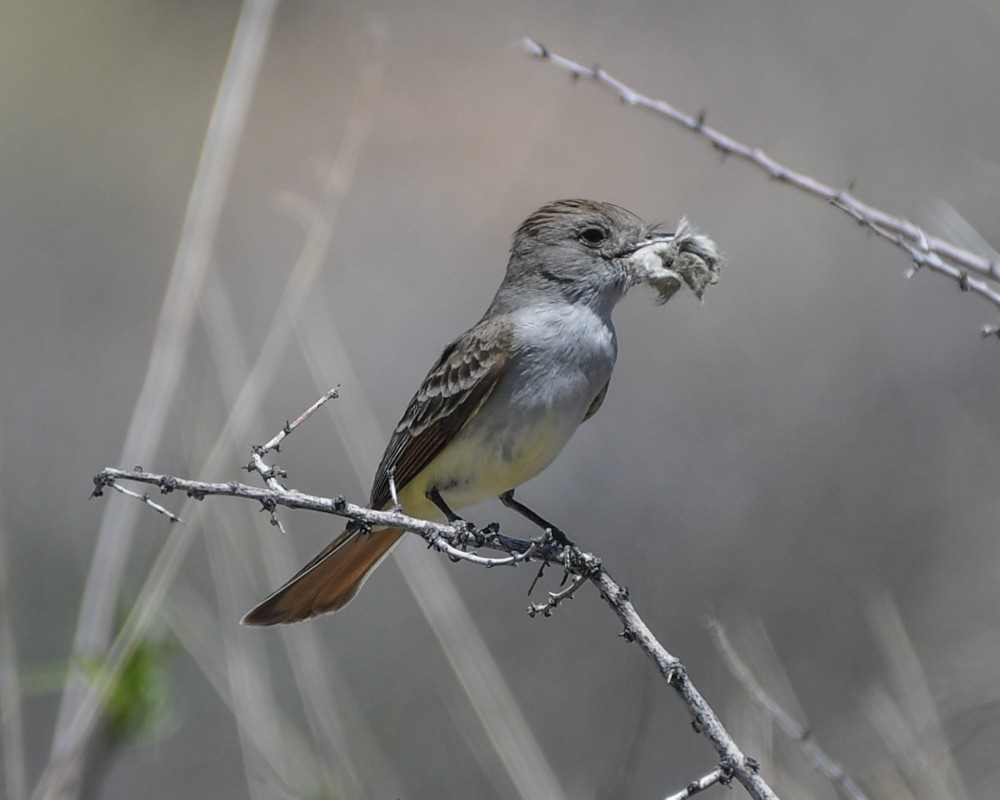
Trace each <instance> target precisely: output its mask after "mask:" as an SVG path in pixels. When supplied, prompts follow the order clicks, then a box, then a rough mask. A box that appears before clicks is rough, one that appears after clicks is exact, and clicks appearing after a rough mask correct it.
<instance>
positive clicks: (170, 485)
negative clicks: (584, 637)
mask: <svg viewBox="0 0 1000 800" xmlns="http://www.w3.org/2000/svg"><path fill="white" fill-rule="evenodd" d="M260 449H262V448H260ZM257 450H258V449H257V448H255V451H254V452H255V458H254V461H253V462H251V465H250V467H249V468H250V469H253V470H254V471H258V472H260V473H261V474H262V475H266V479H269V478H271V476H272V475H273V473H274V469H273V468H271V467H268V466H267V465H266V464H264V463H263V461H262V459H260V458H259V454H258V452H257ZM261 470H263V471H261ZM119 481H134V482H137V483H143V484H147V485H150V486H156V487H158V488H159V489H160V491H161V492H163V493H164V494H168V493H170V492H174V491H182V492H185V493H186V494H187V495H188V496H189V497H193V498H196V499H198V500H201V499H204V498H205V497H208V496H222V497H239V498H244V499H247V500H256V501H257V502H258V503H260V504H261V506H262V508H263V509H264V510H266V511H268V512H270V513H272V514H273V513H274V511H275V509H277V508H278V507H279V506H284V507H286V508H297V509H306V510H310V511H317V512H320V513H323V514H335V515H337V516H341V517H346V518H347V519H352V520H355V521H357V522H361V523H363V524H365V525H368V526H372V527H381V526H386V527H393V528H401V529H403V530H406V531H410V532H412V533H416V534H417V535H419V536H421V537H422V538H423V539H424V541H426V542H427V544H428V545H429V546H430V547H433V548H434V549H436V550H440V551H442V552H444V553H446V554H447V555H448V556H450V557H452V558H456V559H461V560H466V561H471V562H473V563H477V564H480V565H485V566H489V567H492V566H501V565H511V566H516V565H517V564H519V563H521V562H524V561H527V560H529V559H532V560H539V561H545V562H548V563H551V564H554V565H559V566H562V567H563V568H564V569H565V570H566V571H567V572H568V573H570V574H571V575H573V576H575V578H574V580H573V581H572V583H571V584H570V588H569V589H568V590H564V591H562V592H558V593H554V594H551V595H550V597H549V601H548V603H546V604H543V605H542V606H539V607H537V608H536V607H533V609H535V612H534V613H542V614H545V615H548V614H550V613H551V612H552V610H553V609H554V608H555V607H556V606H557V605H558V604H559V603H560V602H561V601H562V600H565V599H567V598H569V597H571V596H572V595H573V593H574V592H575V591H576V590H577V589H578V588H579V586H580V585H581V584H582V583H584V582H586V581H590V582H591V583H593V584H594V586H596V587H597V589H598V590H599V591H600V593H601V597H602V598H603V599H604V601H605V602H606V603H607V604H608V605H609V606H610V607H611V609H612V610H613V611H614V612H615V614H616V615H617V616H618V619H619V620H621V623H622V625H623V626H624V630H623V632H622V637H623V638H624V639H625V641H627V642H634V643H635V644H637V645H638V646H639V647H640V648H641V649H642V651H643V652H644V653H646V655H647V656H649V658H650V659H651V660H652V661H653V663H654V664H655V665H656V668H657V670H658V671H659V673H660V675H661V676H663V678H664V679H665V680H666V681H667V683H669V684H670V685H671V686H672V687H673V688H674V690H675V691H676V692H677V694H678V695H679V696H680V698H681V700H682V701H683V702H684V704H685V706H686V707H687V709H688V712H689V713H690V715H691V719H692V722H693V724H694V728H695V730H696V731H697V732H698V733H701V734H702V735H704V736H705V738H707V739H708V740H709V741H710V742H711V744H712V746H713V747H714V748H715V751H716V752H717V753H718V755H719V758H720V762H719V768H720V770H721V772H720V773H719V774H720V775H731V776H732V778H733V779H735V780H737V781H739V782H740V783H741V784H742V785H743V786H744V787H745V788H746V790H747V792H748V793H749V795H750V796H751V797H753V798H754V800H777V795H775V794H774V792H773V790H772V789H771V787H770V786H768V784H767V783H766V782H765V781H764V779H763V778H762V777H761V776H760V775H759V773H758V764H757V762H756V761H755V760H754V759H752V758H750V757H748V756H747V755H745V754H744V753H743V751H742V750H740V748H739V747H738V746H737V744H736V742H735V741H734V739H733V738H732V736H731V735H730V734H729V732H728V731H727V730H726V728H725V726H724V725H723V724H722V721H721V720H720V719H719V717H718V715H716V713H715V711H713V710H712V708H711V706H710V705H709V704H708V702H707V701H706V700H705V698H704V697H703V696H702V695H701V693H700V692H699V691H698V690H697V689H696V688H695V686H694V684H693V683H692V682H691V680H690V679H689V678H688V675H687V671H686V669H685V668H684V665H683V664H682V663H681V661H680V659H678V658H677V657H676V656H674V655H672V654H671V653H670V652H668V651H667V649H666V648H665V647H664V646H663V645H662V644H660V642H659V641H658V640H657V639H656V637H655V636H654V635H653V633H652V631H651V630H650V629H649V626H647V625H646V623H645V621H643V619H642V617H641V616H639V613H638V612H637V611H636V610H635V607H634V606H633V605H632V602H631V600H630V599H629V593H628V589H626V588H625V587H624V586H622V585H621V584H620V583H618V582H617V581H615V580H614V578H612V577H611V575H610V574H609V573H608V571H607V569H606V568H605V567H604V564H603V563H602V562H601V560H600V559H599V558H597V557H596V556H594V555H593V554H591V553H584V552H582V551H580V550H578V549H577V548H574V547H563V546H561V545H560V544H559V543H558V542H555V541H553V540H552V539H551V538H550V537H549V535H548V534H546V535H544V536H542V537H540V538H538V539H534V540H525V539H516V538H513V537H509V536H503V535H501V534H500V533H499V528H498V526H496V525H490V526H487V527H485V528H483V529H477V528H475V527H473V526H471V525H469V524H468V523H464V522H461V521H460V522H458V523H456V524H454V525H453V524H448V523H439V522H430V521H428V520H423V519H418V518H416V517H410V516H407V515H405V514H403V513H401V512H399V511H395V510H388V511H376V510H374V509H371V508H366V507H364V506H359V505H355V504H354V503H349V502H348V501H347V500H345V499H344V498H343V497H334V498H329V497H319V496H316V495H310V494H305V493H303V492H298V491H295V490H293V489H284V488H281V487H280V486H279V485H277V483H276V482H273V483H272V485H269V486H268V488H265V489H260V488H257V487H255V486H250V485H248V484H244V483H239V482H236V481H230V482H226V483H210V482H207V481H195V480H188V479H185V478H178V477H174V476H171V475H160V474H157V473H152V472H145V471H142V470H131V471H130V470H122V469H114V468H107V469H104V470H102V471H101V472H100V473H98V474H97V475H96V476H95V477H94V487H95V488H94V495H95V496H100V495H102V494H103V490H104V489H105V488H114V489H118V490H119V491H120V490H121V487H120V486H119ZM272 487H276V488H272ZM131 494H132V495H133V496H135V497H138V498H140V499H144V498H145V496H144V495H139V494H138V493H136V492H131ZM149 505H151V507H153V508H156V509H157V510H160V511H161V513H166V514H168V515H169V514H170V512H168V511H166V509H163V508H162V506H158V505H157V504H152V503H149ZM470 548H480V549H489V550H496V551H501V552H504V553H506V554H507V557H505V558H488V557H485V556H482V555H480V554H479V553H477V552H476V551H475V549H470ZM531 612H532V609H529V613H531ZM713 774H714V773H713Z"/></svg>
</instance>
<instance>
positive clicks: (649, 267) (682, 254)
mask: <svg viewBox="0 0 1000 800" xmlns="http://www.w3.org/2000/svg"><path fill="white" fill-rule="evenodd" d="M631 265H632V279H633V282H634V283H648V284H649V285H650V286H652V287H653V288H654V289H656V291H657V292H658V296H657V298H656V302H657V304H660V305H662V304H663V303H666V302H667V300H669V299H670V298H671V297H673V296H674V295H675V294H676V293H677V291H678V290H679V289H680V288H681V285H682V284H687V286H688V288H689V289H690V290H691V291H692V292H694V293H695V296H696V297H697V298H698V299H699V300H701V299H702V296H703V295H704V294H705V290H706V289H707V288H708V287H709V286H711V285H712V284H713V283H715V282H717V281H718V280H719V271H720V270H721V269H722V256H721V255H720V254H719V248H718V247H716V245H715V242H713V241H712V240H711V239H709V238H708V237H707V236H702V235H701V234H700V233H698V232H697V231H696V230H695V229H694V227H692V225H691V224H690V223H689V222H688V221H687V220H686V219H681V221H680V224H679V225H678V226H677V232H676V233H675V234H674V236H673V238H672V239H669V240H666V241H659V242H653V243H652V244H648V245H646V246H645V247H641V248H639V249H638V250H636V251H635V252H634V253H633V254H632V258H631Z"/></svg>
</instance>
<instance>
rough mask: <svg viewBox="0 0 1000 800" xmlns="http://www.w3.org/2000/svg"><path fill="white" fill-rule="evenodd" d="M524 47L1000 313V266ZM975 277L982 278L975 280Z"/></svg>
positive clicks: (994, 330)
mask: <svg viewBox="0 0 1000 800" xmlns="http://www.w3.org/2000/svg"><path fill="white" fill-rule="evenodd" d="M519 44H520V45H521V46H522V47H523V48H524V49H525V50H527V51H528V52H529V53H531V55H533V56H535V57H536V58H539V59H541V60H543V61H548V62H550V63H552V64H554V65H555V66H557V67H559V68H560V69H563V70H566V71H567V72H568V73H569V74H570V75H572V76H573V77H574V78H577V79H578V78H589V79H591V80H593V81H595V82H596V83H599V84H601V85H603V86H606V87H608V88H609V89H611V90H612V91H614V92H615V93H616V94H617V95H618V97H619V99H620V100H621V101H622V102H623V103H626V104H628V105H630V106H638V107H639V108H644V109H646V110H648V111H652V112H653V113H655V114H657V115H659V116H661V117H666V118H667V119H669V120H671V121H672V122H676V123H677V124H678V125H680V126H682V127H684V128H687V129H688V130H690V131H692V132H694V133H696V134H698V135H699V136H701V137H702V138H704V139H706V140H707V141H708V142H710V143H711V144H712V146H713V147H715V149H716V150H718V151H719V152H720V153H722V154H723V155H724V156H735V157H736V158H739V159H742V160H743V161H747V162H749V163H750V164H753V165H754V166H756V167H757V168H758V169H760V170H762V171H763V172H765V173H766V174H767V175H768V177H770V178H772V179H773V180H777V181H781V182H782V183H787V184H788V185H790V186H794V187H795V188H796V189H800V190H801V191H803V192H805V193H807V194H811V195H813V196H814V197H818V198H820V199H822V200H825V201H826V202H828V203H830V205H832V206H834V207H836V208H839V209H840V210H841V211H843V212H844V213H845V214H847V215H848V216H850V217H852V218H853V219H854V220H856V221H857V222H858V223H860V224H861V225H863V226H864V227H866V228H868V229H869V230H871V231H872V232H874V233H875V234H877V235H878V236H881V237H882V238H883V239H886V240H887V241H890V242H892V243H893V244H895V245H896V246H897V247H900V248H902V249H903V250H906V252H907V253H908V254H909V256H910V258H912V259H913V262H914V264H915V265H916V266H917V267H927V268H928V269H930V270H932V271H934V272H937V273H940V274H941V275H945V276H946V277H948V278H951V279H952V280H954V281H955V282H956V283H958V286H959V288H960V289H961V290H962V291H963V292H972V293H973V294H978V295H979V296H980V297H983V298H985V299H986V300H988V301H989V302H991V303H992V304H993V305H994V306H996V307H997V308H1000V290H998V289H997V287H996V286H995V284H994V282H996V281H1000V261H996V260H993V259H990V258H987V257H985V256H982V255H979V254H978V253H974V252H972V251H971V250H966V249H964V248H962V247H958V246H957V245H955V244H952V243H951V242H949V241H946V240H944V239H940V238H938V237H936V236H930V235H928V234H927V233H926V232H925V231H924V230H923V229H922V228H920V226H919V225H916V224H915V223H913V222H910V221H909V220H908V219H904V218H902V217H896V216H893V215H892V214H887V213H886V212H884V211H881V210H879V209H877V208H875V207H874V206H870V205H868V204H867V203H864V202H862V201H861V200H859V199H858V198H856V197H855V196H854V195H853V194H852V193H851V191H850V190H849V189H835V188H834V187H832V186H829V185H827V184H825V183H823V182H821V181H818V180H816V179H815V178H812V177H810V176H809V175H805V174H803V173H801V172H797V171H796V170H793V169H791V168H789V167H786V166H785V165H784V164H782V163H780V162H779V161H776V160H775V159H773V158H771V156H769V155H767V154H766V153H765V152H764V151H763V150H762V149H761V148H759V147H750V146H748V145H745V144H743V143H742V142H739V141H737V140H736V139H733V138H732V137H730V136H727V135H726V134H724V133H722V132H721V131H718V130H716V129H715V128H712V127H710V126H708V125H706V124H705V114H704V112H702V113H701V114H699V115H698V116H691V115H689V114H685V113H684V112H682V111H680V110H679V109H677V108H675V107H674V106H672V105H671V104H670V103H668V102H666V101H665V100H657V99H655V98H652V97H648V96H647V95H644V94H641V93H640V92H637V91H636V90H635V89H633V88H631V87H630V86H628V85H627V84H625V83H623V82H622V81H620V80H618V79H617V78H615V77H613V76H612V75H610V74H609V73H608V72H606V71H605V70H604V69H602V68H601V67H599V66H596V65H595V66H593V67H586V66H584V65H583V64H580V63H577V62H576V61H573V60H572V59H569V58H566V57H565V56H561V55H559V54H558V53H553V52H552V51H551V50H549V49H548V48H547V47H545V45H542V44H539V43H538V42H536V41H534V40H533V39H529V38H527V37H526V38H524V39H521V40H520V42H519ZM970 273H973V274H976V275H979V276H981V277H980V278H978V279H977V278H973V277H971V275H970ZM983 335H984V336H992V335H996V336H998V337H1000V326H989V327H985V328H984V329H983Z"/></svg>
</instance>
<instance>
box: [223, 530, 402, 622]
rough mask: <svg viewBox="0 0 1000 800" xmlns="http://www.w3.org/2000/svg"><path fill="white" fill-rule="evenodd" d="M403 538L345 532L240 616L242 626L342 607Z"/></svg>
mask: <svg viewBox="0 0 1000 800" xmlns="http://www.w3.org/2000/svg"><path fill="white" fill-rule="evenodd" d="M402 535H403V532H402V531H401V530H399V529H398V528H381V529H379V530H375V531H372V532H371V533H362V532H361V531H355V530H351V529H348V530H345V531H344V532H343V533H342V534H340V536H338V537H337V538H336V539H334V540H333V541H332V542H331V543H330V544H329V545H327V546H326V547H325V548H324V549H323V550H322V551H321V552H320V553H319V554H318V555H317V556H316V557H315V558H314V559H313V560H312V561H310V562H309V563H308V564H306V565H305V566H304V567H303V568H302V569H301V570H299V572H298V573H297V574H296V575H295V576H294V577H293V578H292V579H291V580H290V581H288V583H286V584H285V585H284V586H282V587H281V588H280V589H278V590H277V591H276V592H274V593H273V594H271V595H270V596H269V597H268V598H267V599H266V600H264V601H263V602H262V603H260V604H259V605H258V606H256V607H255V608H254V609H253V610H251V611H250V612H249V613H248V614H247V615H246V616H245V617H243V619H242V621H241V622H242V624H243V625H252V626H259V625H276V624H279V623H290V622H300V621H302V620H304V619H309V618H310V617H317V616H319V615H320V614H327V613H329V612H331V611H336V610H337V609H340V608H343V607H344V606H346V605H347V604H348V603H349V602H350V601H351V599H352V598H353V597H354V595H356V594H357V593H358V590H359V589H360V588H361V585H362V584H363V583H364V582H365V579H366V578H367V577H368V575H369V573H370V572H371V571H372V570H373V569H375V567H377V566H378V564H379V562H380V561H381V560H382V559H383V558H385V557H386V556H387V555H388V554H389V551H390V550H392V548H393V547H394V546H395V545H396V543H397V542H398V541H399V537H400V536H402Z"/></svg>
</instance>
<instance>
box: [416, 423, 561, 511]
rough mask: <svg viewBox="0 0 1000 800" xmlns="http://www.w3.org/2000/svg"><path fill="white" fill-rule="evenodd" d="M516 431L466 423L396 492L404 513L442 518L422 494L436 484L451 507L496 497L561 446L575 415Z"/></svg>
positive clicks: (547, 460)
mask: <svg viewBox="0 0 1000 800" xmlns="http://www.w3.org/2000/svg"><path fill="white" fill-rule="evenodd" d="M547 416H548V419H546V420H538V421H535V422H533V423H532V424H529V425H522V426H517V427H518V429H517V430H510V429H507V430H501V431H498V430H496V429H492V430H491V431H489V432H486V433H484V432H482V431H477V430H470V428H473V427H474V426H472V425H470V426H469V427H467V428H466V429H465V430H464V431H463V432H462V433H461V434H459V436H458V437H456V439H455V440H454V441H453V442H451V443H450V444H449V445H448V446H447V447H445V448H444V449H443V450H442V451H441V452H440V453H439V454H438V455H437V457H436V458H435V459H434V460H433V461H432V462H431V463H430V464H429V465H428V466H427V468H425V469H424V470H423V471H422V472H420V473H419V474H418V475H417V476H416V477H414V479H413V480H412V481H410V482H409V483H408V484H407V485H406V486H405V487H404V488H403V490H402V491H401V492H400V493H399V501H400V503H401V505H402V506H403V510H404V512H406V513H408V514H411V515H413V516H416V517H421V518H424V519H437V518H439V517H440V516H441V513H440V511H439V510H438V509H437V507H436V506H435V505H434V504H433V503H431V502H430V500H428V499H427V497H426V493H427V492H428V491H430V489H432V488H435V487H436V488H437V489H438V491H439V492H440V493H441V496H442V497H443V498H444V500H445V502H446V503H447V504H448V505H449V507H450V508H452V509H453V510H457V509H460V508H464V507H466V506H471V505H475V504H476V503H481V502H483V501H484V500H489V499H491V498H494V497H498V496H499V495H500V494H502V493H503V492H505V491H507V490H508V489H513V488H514V487H516V486H519V485H520V484H522V483H524V482H525V481H528V480H531V478H534V477H535V476H536V475H537V474H538V473H540V472H541V471H542V470H543V469H545V468H546V467H547V466H548V465H549V464H551V463H552V460H553V459H554V458H555V457H556V456H557V455H558V454H559V452H560V451H561V450H562V449H563V447H564V446H565V444H566V442H567V441H569V438H570V436H572V435H573V431H574V430H576V428H577V417H576V416H575V415H572V416H568V417H564V416H563V415H560V414H554V415H547Z"/></svg>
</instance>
